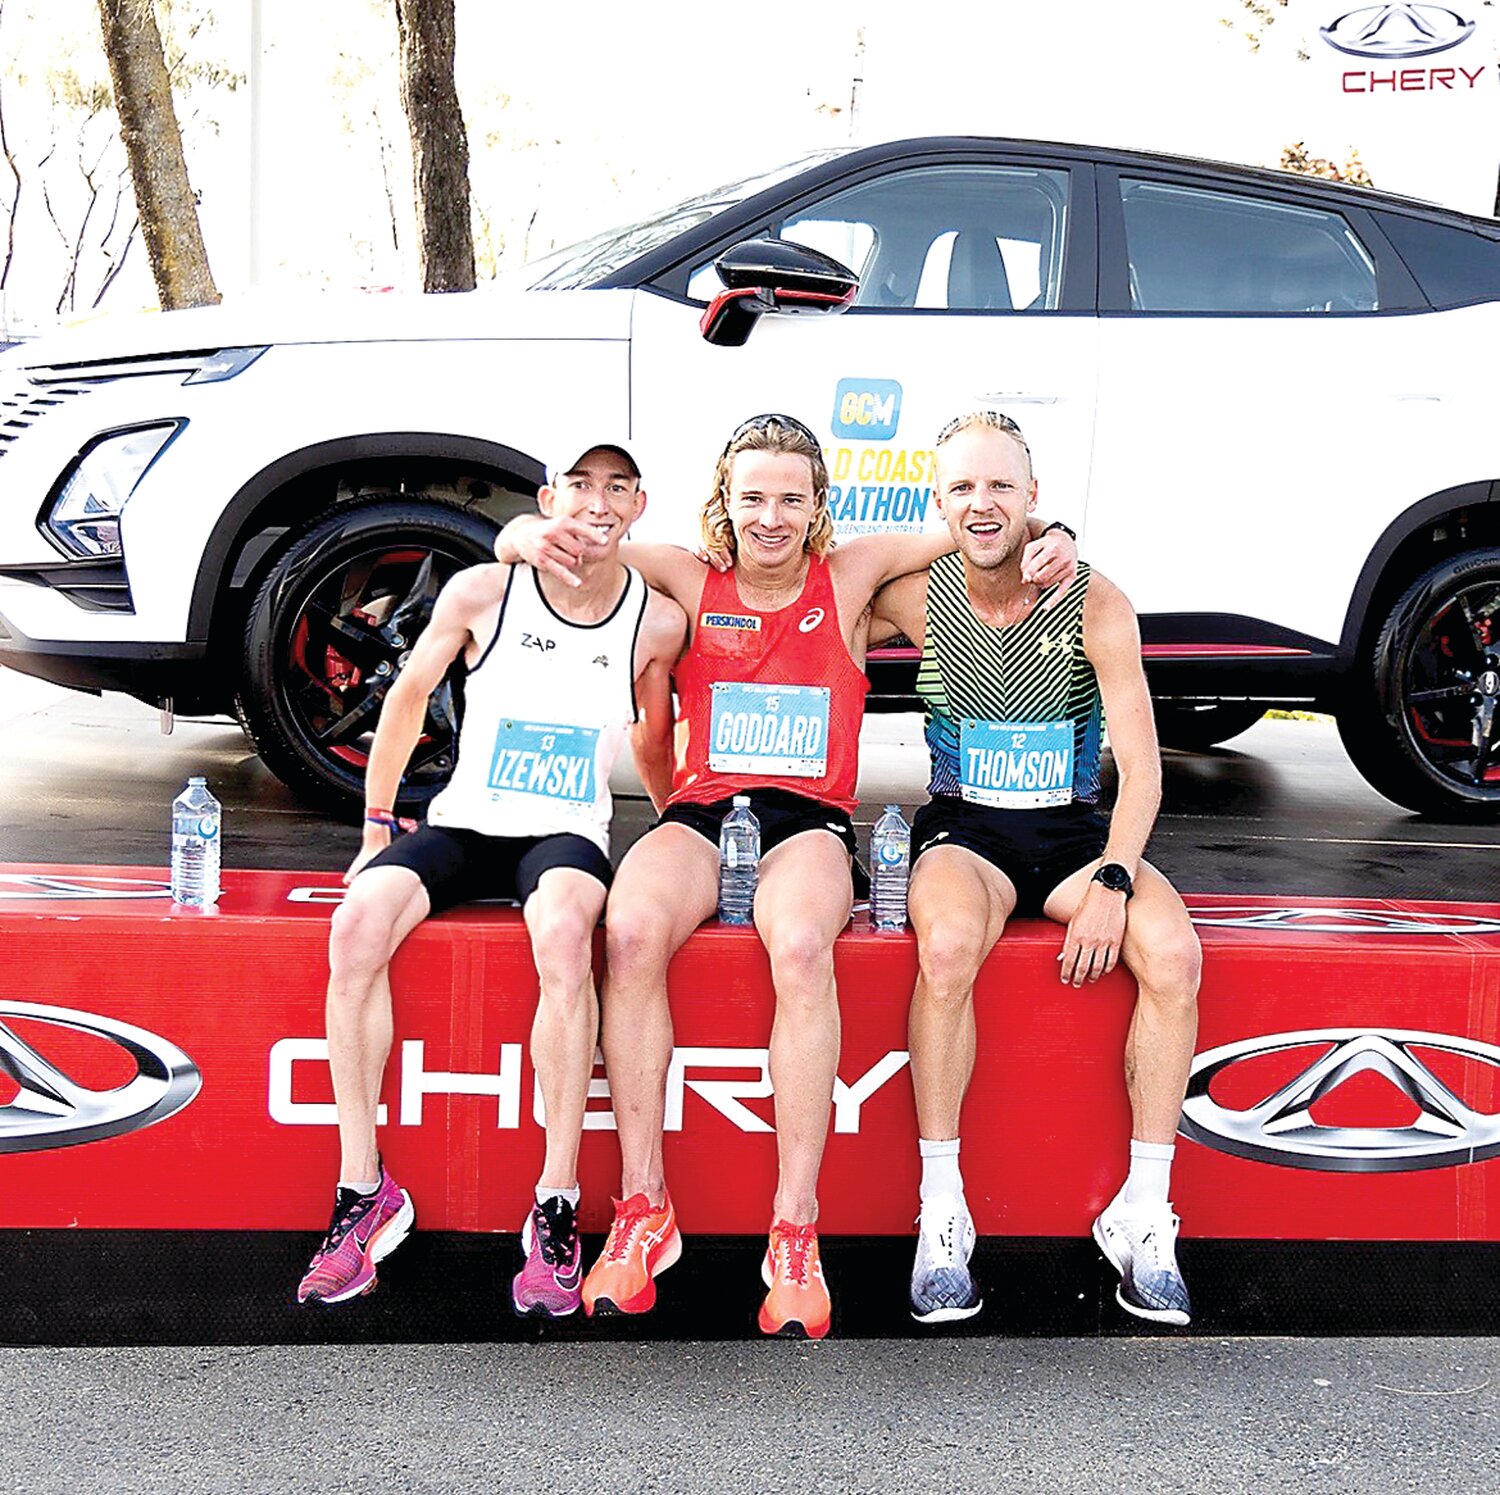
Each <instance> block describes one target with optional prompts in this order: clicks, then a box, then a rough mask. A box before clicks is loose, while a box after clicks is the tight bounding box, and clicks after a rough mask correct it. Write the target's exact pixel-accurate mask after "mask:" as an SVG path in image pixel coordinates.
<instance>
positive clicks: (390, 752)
mask: <svg viewBox="0 0 1500 1495" xmlns="http://www.w3.org/2000/svg"><path fill="white" fill-rule="evenodd" d="M508 577H509V571H508V569H507V568H506V567H503V566H471V567H470V568H469V569H468V570H466V571H460V572H459V573H458V575H457V576H455V577H453V578H452V579H451V580H450V581H449V582H448V584H447V585H446V586H445V587H444V588H443V590H442V592H441V593H440V594H439V595H438V600H437V605H436V606H435V607H434V608H433V610H432V621H431V622H430V623H429V624H428V625H427V627H426V628H424V629H423V630H422V634H421V636H420V637H419V638H418V639H417V642H416V644H415V646H414V647H413V648H412V651H411V655H410V657H409V658H408V659H407V661H406V664H405V665H404V666H403V667H402V670H401V673H400V674H399V675H397V676H396V680H395V683H394V684H393V685H392V686H391V688H390V690H388V691H387V692H386V696H385V700H384V701H383V702H382V703H381V707H380V722H379V724H378V725H377V726H376V728H375V741H374V742H373V743H372V744H371V746H370V761H369V763H368V764H367V765H366V766H365V809H366V810H371V809H380V810H394V809H395V806H396V796H397V794H398V792H399V790H400V788H401V776H402V775H403V774H404V773H405V772H406V765H407V764H408V763H409V762H410V761H411V755H412V749H413V748H415V747H416V745H417V739H418V738H419V737H420V736H421V735H422V725H423V723H424V722H425V721H426V719H427V698H428V697H429V696H430V695H431V694H432V693H433V691H434V690H436V689H437V687H438V685H439V684H440V683H441V681H442V678H443V676H444V675H445V674H447V672H448V667H449V665H451V664H452V663H453V661H454V660H455V659H457V658H458V656H459V654H460V653H461V652H462V651H463V650H464V648H465V647H466V646H467V645H468V642H469V639H470V637H471V634H470V624H471V623H472V622H473V621H474V620H475V618H476V617H477V615H478V614H479V613H480V612H482V611H483V610H484V609H485V608H486V607H488V606H489V605H491V604H492V603H495V602H498V601H499V599H500V597H501V596H502V595H503V594H504V591H505V583H506V581H507V579H508ZM390 844H391V828H390V827H389V826H387V825H379V824H376V823H375V822H374V821H371V820H366V821H365V824H364V837H363V840H362V842H361V844H360V849H359V855H358V856H356V857H355V859H354V860H353V862H351V863H350V865H349V870H348V871H347V872H346V873H345V874H344V881H345V882H346V883H348V882H352V881H353V880H354V876H355V874H356V873H357V872H358V871H359V869H360V868H361V867H363V866H364V864H365V863H366V862H368V861H369V860H370V858H371V857H373V856H374V855H375V854H376V853H377V852H381V851H384V850H385V848H386V847H387V846H389V845H390Z"/></svg>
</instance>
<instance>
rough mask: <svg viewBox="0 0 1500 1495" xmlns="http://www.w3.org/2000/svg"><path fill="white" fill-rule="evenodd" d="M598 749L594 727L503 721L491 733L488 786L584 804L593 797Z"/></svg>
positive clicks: (596, 733)
mask: <svg viewBox="0 0 1500 1495" xmlns="http://www.w3.org/2000/svg"><path fill="white" fill-rule="evenodd" d="M598 748H599V732H598V730H597V729H596V728H594V727H560V726H549V725H547V724H546V723H543V722H519V721H502V722H501V723H500V726H499V728H498V729H497V731H496V732H495V752H494V756H493V758H492V759H491V760H490V774H489V786H490V788H491V789H508V790H510V791H511V792H512V793H514V794H539V795H542V796H544V797H546V798H547V799H560V800H568V801H572V802H575V803H579V804H582V803H586V802H588V801H591V800H592V799H593V798H594V780H595V761H596V754H597V752H598Z"/></svg>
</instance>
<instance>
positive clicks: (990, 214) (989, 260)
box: [688, 166, 1068, 311]
mask: <svg viewBox="0 0 1500 1495" xmlns="http://www.w3.org/2000/svg"><path fill="white" fill-rule="evenodd" d="M1067 205H1068V173H1067V172H1065V171H1054V170H1047V169H1043V168H1038V167H1029V166H926V167H919V168H913V169H911V170H908V171H900V172H894V173H892V174H891V175H890V176H885V177H880V178H878V179H877V180H874V181H869V182H861V183H860V184H859V185H858V186H855V187H848V188H845V189H844V190H843V191H841V192H837V193H834V194H833V195H832V196H830V197H828V198H827V199H825V200H824V201H823V202H821V203H817V204H815V205H813V206H809V207H802V208H799V209H798V210H797V211H796V213H795V214H794V215H792V216H790V217H788V218H786V219H784V220H782V221H781V222H780V223H776V224H770V225H767V227H766V228H765V229H764V230H762V231H763V232H770V233H775V234H778V235H779V236H780V237H782V238H785V239H790V240H791V241H792V242H794V243H797V244H805V245H807V246H808V247H809V248H812V249H820V250H822V251H823V252H824V253H825V254H831V255H832V256H833V257H834V258H835V259H837V260H839V261H841V262H842V263H843V264H846V265H848V266H849V268H850V269H851V270H853V271H854V272H855V273H856V274H857V275H858V276H859V295H858V297H857V298H856V300H855V305H856V306H858V307H865V308H871V307H876V308H886V307H910V308H919V309H940V310H948V311H1050V310H1053V309H1055V308H1056V307H1057V305H1058V301H1059V298H1060V296H1061V292H1062V272H1063V243H1064V235H1065V230H1066V226H1067ZM720 289H721V286H720V283H719V278H718V276H717V274H716V273H715V272H714V268H713V265H712V263H705V264H703V265H700V266H699V267H698V268H697V269H696V270H694V272H693V274H692V276H691V278H690V279H689V281H688V295H689V296H691V297H693V298H694V299H695V300H699V301H708V300H711V299H712V298H713V297H714V296H715V295H716V294H717V293H718V291H719V290H720Z"/></svg>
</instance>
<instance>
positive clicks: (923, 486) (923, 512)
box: [826, 379, 933, 536]
mask: <svg viewBox="0 0 1500 1495" xmlns="http://www.w3.org/2000/svg"><path fill="white" fill-rule="evenodd" d="M900 421H901V386H900V385H899V384H898V383H897V382H896V381H895V380H894V379H840V380H839V382H838V387H837V388H836V389H835V391H834V396H833V421H832V427H833V435H834V439H835V441H853V442H857V443H859V445H858V446H843V445H834V446H830V447H829V449H828V451H827V454H826V455H827V459H828V506H829V510H830V512H831V513H832V515H833V522H834V524H836V525H837V526H838V530H839V533H840V534H842V535H844V536H849V535H861V534H880V533H884V532H885V531H888V530H892V529H910V530H919V529H921V528H922V526H923V525H924V524H925V523H926V520H927V510H928V507H929V506H930V504H931V502H932V468H933V454H932V449H931V448H930V447H925V446H924V447H902V446H899V445H897V444H896V431H897V427H898V426H899V424H900Z"/></svg>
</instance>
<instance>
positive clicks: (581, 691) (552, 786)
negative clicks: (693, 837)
mask: <svg viewBox="0 0 1500 1495" xmlns="http://www.w3.org/2000/svg"><path fill="white" fill-rule="evenodd" d="M625 578H626V579H625V586H624V589H623V590H622V592H621V593H620V600H619V601H618V602H617V603H616V604H615V606H614V608H613V610H612V611H611V612H610V614H609V616H608V617H607V618H605V619H604V620H603V621H602V622H599V623H590V624H586V623H570V622H568V621H567V619H565V618H562V617H559V616H558V614H557V613H555V612H553V611H552V608H551V606H550V605H549V604H548V602H547V599H546V598H545V597H544V596H543V595H542V589H541V579H540V577H539V576H538V574H537V572H536V571H535V570H534V569H533V568H532V567H531V566H527V565H524V564H522V565H515V566H512V567H511V572H510V580H509V582H508V583H507V585H506V589H505V596H504V598H503V599H502V600H501V603H500V617H499V621H498V622H497V624H496V626H495V636H494V637H493V638H492V639H491V640H490V643H489V647H488V648H487V649H486V650H485V651H484V653H483V654H482V655H481V656H480V659H479V663H478V664H476V665H475V666H474V667H473V669H471V670H470V671H469V672H468V677H467V680H466V681H465V683H464V712H463V723H462V725H461V727H460V728H459V734H458V761H457V763H456V764H455V765H454V768H453V777H452V778H451V779H450V780H449V781H448V783H447V785H446V787H445V788H444V789H443V790H442V792H441V793H439V794H438V795H437V797H436V798H435V799H434V800H433V801H432V804H431V805H430V806H429V807H428V810H427V819H428V823H429V824H431V825H443V826H449V827H454V828H458V829H462V830H473V831H481V832H483V833H484V834H485V835H487V836H553V835H558V834H561V833H564V832H571V833H573V834H574V835H579V836H587V837H588V839H589V840H590V841H592V842H594V844H595V845H596V846H598V847H599V849H600V850H601V851H602V852H604V854H605V855H606V856H608V855H609V822H610V815H611V813H612V810H613V802H612V801H611V799H610V793H609V771H610V769H611V768H613V767H614V761H615V758H616V757H617V756H618V754H619V751H620V746H621V744H622V743H623V742H624V740H625V734H626V732H627V731H628V730H629V728H630V725H631V723H632V722H634V721H635V718H636V703H635V645H636V636H637V634H638V633H639V632H640V626H641V619H642V618H643V617H644V616H645V612H646V583H645V582H644V581H643V580H642V578H641V576H640V574H639V573H638V572H635V571H632V570H630V569H629V568H628V567H627V568H626V571H625Z"/></svg>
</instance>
